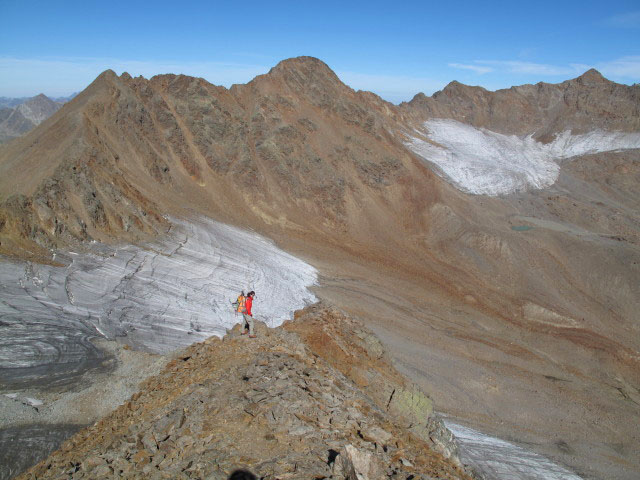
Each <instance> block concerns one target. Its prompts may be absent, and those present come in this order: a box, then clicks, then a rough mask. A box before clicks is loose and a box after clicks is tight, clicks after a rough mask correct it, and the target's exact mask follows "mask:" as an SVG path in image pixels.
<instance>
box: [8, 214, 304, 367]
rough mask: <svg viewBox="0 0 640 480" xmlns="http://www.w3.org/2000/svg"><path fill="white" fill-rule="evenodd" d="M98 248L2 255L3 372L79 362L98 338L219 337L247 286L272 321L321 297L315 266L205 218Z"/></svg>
mask: <svg viewBox="0 0 640 480" xmlns="http://www.w3.org/2000/svg"><path fill="white" fill-rule="evenodd" d="M92 252H93V253H82V254H77V253H72V252H68V253H67V254H64V253H60V252H58V255H57V260H58V261H62V260H66V261H67V263H68V266H66V267H52V266H47V265H36V264H31V263H25V262H12V261H8V260H5V261H3V262H2V267H1V268H0V331H1V332H2V335H0V377H4V376H6V375H9V374H8V373H7V372H8V370H7V369H13V372H14V373H15V374H19V373H20V372H19V371H20V370H21V369H23V370H24V369H30V370H29V371H34V369H35V370H38V368H40V367H43V368H44V370H43V369H42V368H41V371H40V374H41V375H40V376H42V375H47V374H48V373H47V371H51V369H50V368H49V369H48V370H47V368H45V367H47V366H49V367H51V366H55V369H56V372H58V373H60V372H61V371H62V370H64V369H65V368H70V369H72V370H73V369H80V370H82V369H83V367H82V365H83V364H86V363H91V362H90V360H91V358H93V357H96V356H99V352H97V351H96V349H95V347H94V346H93V344H92V343H91V342H90V339H91V338H92V337H97V336H104V337H107V338H110V339H113V338H116V337H119V338H121V339H122V340H123V341H124V342H126V343H128V344H130V345H132V346H135V347H136V348H140V349H143V350H146V351H150V352H156V353H164V352H168V351H171V350H174V349H176V348H180V347H183V346H186V345H189V344H191V343H194V342H197V341H201V340H203V339H204V338H207V337H209V336H211V335H217V336H220V337H221V336H223V335H224V334H225V333H226V330H227V329H228V328H231V327H233V325H234V324H235V323H237V322H239V321H240V316H239V315H238V316H236V314H235V313H234V312H233V309H232V306H231V303H230V302H231V301H234V300H235V299H236V297H237V296H238V293H239V292H240V291H241V290H244V291H245V292H247V290H248V289H251V290H255V291H256V294H257V297H256V300H255V302H254V314H255V318H257V319H258V320H262V321H264V322H265V323H266V324H267V325H268V326H270V327H275V326H277V325H280V324H281V323H282V322H283V321H284V320H286V319H289V318H292V314H293V312H294V311H295V310H297V309H299V308H302V307H304V306H305V305H306V304H309V303H313V302H315V300H316V299H315V296H314V295H313V293H311V292H310V291H309V290H308V287H310V286H312V285H314V284H315V283H316V280H317V271H316V270H315V268H313V267H312V266H310V265H308V264H306V263H305V262H303V261H301V260H299V259H297V258H295V257H293V256H292V255H289V254H288V253H286V252H284V251H282V250H280V249H279V248H278V247H277V246H276V245H275V244H274V243H273V242H272V241H270V240H268V239H266V238H264V237H261V236H260V235H258V234H256V233H253V232H249V231H245V230H241V229H239V228H236V227H232V226H229V225H225V224H221V223H218V222H214V221H211V220H208V219H198V220H193V221H189V222H187V221H177V220H174V221H173V229H172V232H171V234H170V235H169V236H168V237H167V238H165V239H163V240H162V241H161V242H158V243H156V244H153V245H149V246H146V247H144V248H141V247H138V246H133V245H124V246H120V247H109V246H106V245H100V244H94V245H92ZM29 371H27V370H24V371H22V373H23V374H25V375H26V374H28V373H29Z"/></svg>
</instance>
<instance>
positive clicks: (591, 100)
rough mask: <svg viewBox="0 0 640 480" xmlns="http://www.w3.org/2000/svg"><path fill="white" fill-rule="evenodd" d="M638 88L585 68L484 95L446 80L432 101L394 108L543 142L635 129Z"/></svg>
mask: <svg viewBox="0 0 640 480" xmlns="http://www.w3.org/2000/svg"><path fill="white" fill-rule="evenodd" d="M639 104H640V85H637V84H636V85H633V86H626V85H620V84H617V83H614V82H611V81H609V80H607V79H606V78H604V77H603V76H602V75H601V74H600V73H599V72H598V71H597V70H594V69H591V70H589V71H587V72H585V73H584V74H583V75H581V76H580V77H578V78H575V79H573V80H567V81H565V82H562V83H559V84H549V83H543V82H540V83H537V84H536V85H521V86H518V87H511V88H509V89H504V90H496V91H495V92H490V91H488V90H485V89H484V88H482V87H471V86H467V85H463V84H461V83H459V82H455V81H454V82H451V83H450V84H449V85H447V86H446V87H445V88H444V89H443V90H442V91H440V92H436V93H435V94H433V96H432V97H426V96H425V95H424V94H422V93H419V94H417V95H416V96H415V97H414V98H413V99H412V100H411V101H410V102H408V103H403V104H402V105H401V106H400V108H401V109H403V110H405V111H408V112H411V113H412V114H414V115H417V116H418V117H420V118H423V119H425V120H426V119H427V118H432V117H436V118H451V119H455V120H458V121H460V122H463V123H467V124H470V125H473V126H475V127H483V128H487V129H489V130H492V131H494V132H500V133H505V134H515V135H533V137H534V138H536V139H538V140H540V141H542V142H548V141H549V140H551V139H552V138H553V135H555V134H557V133H559V132H562V131H564V130H572V131H573V132H574V133H585V132H589V131H592V130H594V129H604V130H621V131H626V132H629V131H634V132H637V131H638V130H640V107H638V105H639Z"/></svg>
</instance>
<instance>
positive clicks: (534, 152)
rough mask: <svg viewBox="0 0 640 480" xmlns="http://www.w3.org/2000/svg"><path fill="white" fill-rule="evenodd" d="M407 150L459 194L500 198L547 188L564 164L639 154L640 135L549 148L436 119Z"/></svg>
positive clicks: (579, 138)
mask: <svg viewBox="0 0 640 480" xmlns="http://www.w3.org/2000/svg"><path fill="white" fill-rule="evenodd" d="M423 126H424V131H417V130H416V131H415V132H414V133H415V135H414V134H411V135H408V137H407V140H406V142H405V145H406V146H407V147H408V148H409V149H410V150H412V151H413V152H414V153H416V154H417V155H419V156H420V157H421V158H423V159H424V160H427V161H428V162H431V163H432V164H434V165H436V167H437V169H438V171H439V172H440V173H441V174H442V175H443V176H444V177H445V178H447V179H449V180H450V181H451V183H453V184H454V185H455V186H456V187H457V188H459V189H460V190H462V191H464V192H467V193H472V194H476V195H489V196H498V195H504V194H508V193H512V192H517V191H523V190H528V189H542V188H547V187H549V186H551V185H553V184H554V183H555V181H556V180H557V179H558V174H559V172H560V165H559V164H558V161H559V160H563V159H567V158H571V157H575V156H579V155H586V154H591V153H600V152H608V151H615V150H624V149H635V148H640V133H638V132H631V133H628V132H607V131H603V130H595V131H592V132H589V133H585V134H581V135H572V134H571V132H568V131H565V132H562V133H560V134H558V135H557V136H556V138H555V139H554V140H553V141H552V142H550V143H548V144H543V143H541V142H538V141H536V140H535V139H534V138H533V137H532V136H531V135H528V136H516V135H504V134H501V133H497V132H493V131H490V130H486V129H482V128H476V127H473V126H471V125H467V124H464V123H461V122H458V121H456V120H449V119H432V120H428V121H426V122H425V123H424V125H423Z"/></svg>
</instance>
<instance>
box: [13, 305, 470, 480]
mask: <svg viewBox="0 0 640 480" xmlns="http://www.w3.org/2000/svg"><path fill="white" fill-rule="evenodd" d="M298 317H299V318H298V322H299V323H289V324H288V325H286V326H285V327H284V328H283V329H281V328H278V329H276V330H266V329H265V328H264V326H261V327H260V337H259V338H258V339H255V340H251V339H248V338H247V337H241V336H240V335H239V334H238V332H239V330H238V329H236V330H235V331H234V332H232V334H231V337H230V338H229V337H227V338H225V339H224V340H223V341H221V340H219V339H214V338H212V339H209V340H207V341H205V342H204V343H201V344H195V345H193V346H191V347H189V348H188V349H186V350H184V351H182V352H179V353H178V354H177V355H175V357H174V359H173V360H172V361H170V362H169V363H168V364H167V366H166V368H165V369H164V371H163V372H161V373H160V375H158V376H156V377H152V378H150V379H148V380H147V381H146V382H145V384H144V386H143V388H142V390H141V391H140V392H138V393H136V394H134V395H133V396H132V397H131V399H130V400H129V401H127V402H126V403H125V404H124V405H122V406H120V407H119V408H118V409H117V410H116V411H114V412H113V413H112V414H110V415H108V416H107V417H106V418H104V419H102V420H100V421H99V422H97V423H95V424H94V425H93V426H90V427H88V428H87V429H85V430H83V431H81V432H79V433H78V434H77V435H76V436H74V437H73V438H72V439H70V440H69V441H67V442H66V444H65V445H63V446H62V448H61V449H60V450H59V451H57V452H56V453H54V454H53V455H52V456H50V457H49V458H48V459H46V460H44V461H42V462H40V463H39V464H38V465H36V466H35V467H34V468H32V469H31V470H30V471H28V472H26V473H24V474H23V475H21V476H20V477H18V478H57V477H58V476H59V475H61V474H63V475H65V477H68V478H110V477H111V476H113V475H117V476H118V477H120V478H140V477H156V476H157V477H159V478H160V477H163V478H164V477H167V478H212V479H226V478H228V476H229V475H230V474H231V472H232V471H233V470H234V469H237V468H249V469H250V470H252V471H253V472H254V473H256V474H257V475H258V476H259V478H265V479H266V478H269V479H275V478H280V479H282V478H291V479H309V478H330V477H332V478H365V479H367V478H368V479H371V480H373V479H380V478H393V479H395V478H402V479H406V478H407V477H411V478H433V477H436V478H449V479H469V478H470V477H469V476H468V475H467V474H465V472H464V471H463V470H462V469H461V468H459V466H457V465H456V464H458V465H459V460H458V459H457V457H456V455H455V453H456V452H455V445H453V444H451V443H448V442H447V441H448V440H450V439H446V438H444V437H439V436H438V435H437V432H436V430H437V428H438V427H437V426H438V420H436V419H435V418H433V416H432V410H431V408H430V402H429V399H428V398H427V397H426V396H424V394H422V393H421V392H420V391H419V390H416V389H415V388H414V387H412V386H411V385H408V384H406V383H405V381H404V380H403V379H402V377H401V376H399V375H398V374H397V372H395V370H394V369H393V367H391V365H390V364H389V361H388V359H387V358H386V356H385V355H384V350H383V349H382V347H381V346H380V344H379V343H378V341H377V339H376V338H375V337H373V336H372V335H371V333H370V332H368V331H367V330H366V329H364V328H363V326H362V325H361V324H359V323H358V322H354V321H353V320H351V319H349V318H348V317H345V316H344V315H343V314H341V313H339V312H337V311H335V310H334V309H330V308H326V307H322V306H314V307H311V308H308V309H306V310H305V311H303V312H300V314H299V315H298ZM294 332H297V333H294ZM319 343H321V344H322V345H319ZM318 347H320V348H318ZM336 365H337V366H338V367H337V368H336ZM430 435H431V436H432V437H433V439H434V440H432V439H431V438H430ZM451 449H454V451H452V450H451ZM438 451H441V452H444V453H446V455H447V458H445V457H443V455H442V454H441V453H438ZM350 470H355V472H352V471H350Z"/></svg>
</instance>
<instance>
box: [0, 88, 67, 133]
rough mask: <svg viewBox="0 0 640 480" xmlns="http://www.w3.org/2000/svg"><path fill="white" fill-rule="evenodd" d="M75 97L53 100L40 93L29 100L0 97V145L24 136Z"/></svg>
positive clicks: (25, 98) (27, 98) (26, 98)
mask: <svg viewBox="0 0 640 480" xmlns="http://www.w3.org/2000/svg"><path fill="white" fill-rule="evenodd" d="M76 95H77V94H76V93H74V94H72V95H70V96H68V97H57V98H53V99H52V98H49V97H47V96H46V95H44V94H42V93H41V94H40V95H37V96H35V97H30V98H29V97H23V98H8V97H0V143H4V142H8V141H9V140H11V139H13V138H16V137H19V136H21V135H24V134H25V133H27V132H28V131H29V130H31V129H32V128H34V127H35V126H37V125H40V123H42V122H43V121H44V120H46V119H47V118H49V117H50V116H51V115H53V114H54V113H55V112H57V111H58V109H59V108H60V107H61V106H62V105H63V104H64V103H66V102H68V101H69V100H71V99H72V98H73V97H75V96H76Z"/></svg>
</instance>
